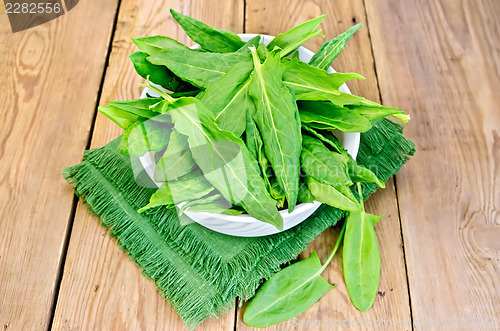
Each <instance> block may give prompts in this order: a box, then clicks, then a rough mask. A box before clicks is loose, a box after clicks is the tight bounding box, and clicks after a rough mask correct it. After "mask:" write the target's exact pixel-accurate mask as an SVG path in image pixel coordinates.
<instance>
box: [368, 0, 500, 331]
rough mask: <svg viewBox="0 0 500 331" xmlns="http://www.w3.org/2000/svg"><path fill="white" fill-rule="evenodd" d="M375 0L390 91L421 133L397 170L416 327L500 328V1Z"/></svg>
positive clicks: (384, 85)
mask: <svg viewBox="0 0 500 331" xmlns="http://www.w3.org/2000/svg"><path fill="white" fill-rule="evenodd" d="M366 4H367V13H368V16H369V23H370V28H371V35H372V39H373V47H374V54H375V60H376V64H377V70H378V72H379V77H380V87H381V91H382V96H383V100H384V102H387V103H389V104H393V105H396V106H399V107H400V108H403V109H405V110H408V111H409V112H410V113H411V116H412V117H413V119H412V122H411V124H410V125H408V129H407V135H408V136H409V137H410V138H413V139H414V140H415V141H416V142H417V153H416V155H415V157H414V158H413V159H412V160H411V161H410V162H409V163H408V165H407V166H406V167H405V168H404V169H403V171H402V172H401V173H400V174H399V175H398V176H397V191H398V196H399V202H400V208H401V219H402V224H403V234H404V242H405V250H406V259H407V263H408V274H409V284H410V297H411V303H412V311H413V315H414V319H415V321H422V322H423V323H424V325H423V326H419V325H417V327H416V329H417V330H427V329H429V327H427V326H428V325H425V322H427V323H429V322H431V323H433V324H431V326H433V325H435V323H436V322H437V323H439V325H438V326H437V327H435V329H443V328H444V327H446V326H452V325H453V324H454V323H455V324H454V325H455V326H457V325H458V327H460V328H461V329H465V328H466V327H469V326H474V327H477V328H476V329H482V330H487V329H488V330H498V329H499V328H500V321H499V319H500V286H499V283H498V279H499V276H500V262H499V261H500V255H499V251H500V246H499V242H500V241H499V240H498V238H500V226H499V223H500V218H499V214H498V206H499V204H500V199H499V196H500V194H499V191H500V185H499V184H500V182H499V180H500V166H499V165H500V158H499V157H500V131H499V129H500V112H499V109H500V95H499V93H498V87H499V86H500V57H499V49H498V45H500V35H499V34H498V31H499V30H500V21H499V17H500V2H498V1H496V0H480V1H460V2H457V1H445V0H431V1H427V2H426V3H425V5H422V3H421V2H418V1H399V2H394V1H387V0H385V1H378V0H377V1H373V0H367V1H366ZM460 318H463V319H464V320H465V323H466V325H464V324H460V323H461V322H463V321H461V320H460ZM488 319H490V320H491V319H496V321H497V324H496V325H490V326H488ZM468 323H471V325H469V324H468Z"/></svg>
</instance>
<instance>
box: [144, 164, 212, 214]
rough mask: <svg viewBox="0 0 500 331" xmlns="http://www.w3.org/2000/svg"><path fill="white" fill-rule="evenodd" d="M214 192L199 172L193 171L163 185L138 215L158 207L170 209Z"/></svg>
mask: <svg viewBox="0 0 500 331" xmlns="http://www.w3.org/2000/svg"><path fill="white" fill-rule="evenodd" d="M212 191H214V187H213V186H212V185H211V184H210V183H209V182H208V181H207V180H206V179H205V177H204V176H203V173H202V172H201V171H200V170H197V171H193V172H191V173H189V174H187V175H186V176H183V177H181V178H179V179H178V180H174V181H171V182H168V183H164V184H163V185H162V186H161V187H160V188H159V189H158V190H156V192H155V193H153V195H152V196H151V198H150V200H149V203H148V204H147V205H146V206H144V207H142V208H141V209H139V213H142V212H143V211H145V210H147V209H150V208H153V207H158V206H167V208H171V207H173V206H175V205H178V204H179V203H181V202H184V201H189V200H196V199H199V198H202V197H204V196H206V195H207V194H209V193H210V192H212Z"/></svg>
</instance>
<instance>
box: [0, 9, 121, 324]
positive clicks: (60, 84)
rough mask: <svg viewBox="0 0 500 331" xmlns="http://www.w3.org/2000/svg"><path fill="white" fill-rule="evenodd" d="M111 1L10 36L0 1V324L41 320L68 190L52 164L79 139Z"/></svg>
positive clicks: (78, 147) (63, 160)
mask: <svg viewBox="0 0 500 331" xmlns="http://www.w3.org/2000/svg"><path fill="white" fill-rule="evenodd" d="M116 3H117V1H106V2H104V3H97V2H93V1H82V2H81V3H80V5H79V6H78V7H77V8H75V9H74V10H73V11H71V13H68V14H66V15H64V16H61V17H59V18H57V19H55V20H53V21H51V22H49V23H46V24H43V25H40V26H37V27H34V28H31V29H29V30H26V31H22V32H18V33H15V34H13V33H12V31H11V30H10V27H9V21H8V18H7V15H6V14H5V7H4V6H3V3H2V5H0V85H1V86H2V88H1V90H0V104H1V105H2V106H1V107H2V109H1V111H0V215H2V216H1V218H0V237H1V238H2V240H0V266H1V267H0V284H1V285H0V328H1V329H2V330H11V329H12V330H43V329H45V328H47V327H48V324H49V322H50V317H51V308H52V304H53V297H54V292H55V290H56V283H57V281H58V277H59V268H60V264H61V257H62V253H63V248H64V242H65V238H66V235H67V230H68V229H67V228H68V222H69V218H70V213H71V208H72V204H73V196H74V195H73V191H72V190H71V188H70V187H68V185H67V184H66V183H65V182H64V179H63V178H62V176H61V171H60V169H61V168H63V167H66V166H69V165H72V164H75V163H77V162H79V160H81V157H82V149H84V148H85V146H86V144H87V137H88V133H89V129H90V126H91V122H92V117H93V111H94V109H95V103H96V95H97V93H98V90H99V85H100V82H101V78H102V74H103V68H104V62H105V58H106V53H107V51H108V45H109V40H110V35H111V28H112V22H113V18H114V15H115V13H116ZM89 22H93V24H91V25H89V24H88V23H89ZM90 45H91V46H92V47H85V46H90ZM82 81H83V82H85V84H81V82H82Z"/></svg>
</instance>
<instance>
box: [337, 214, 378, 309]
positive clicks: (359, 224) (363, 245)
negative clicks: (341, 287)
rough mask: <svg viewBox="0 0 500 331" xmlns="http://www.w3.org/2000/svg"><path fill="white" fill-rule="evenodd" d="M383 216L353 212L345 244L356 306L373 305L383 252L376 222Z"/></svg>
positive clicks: (348, 280) (350, 289)
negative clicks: (379, 244) (377, 234)
mask: <svg viewBox="0 0 500 331" xmlns="http://www.w3.org/2000/svg"><path fill="white" fill-rule="evenodd" d="M380 218H382V216H375V215H371V214H367V213H365V212H362V211H360V212H350V213H349V216H347V219H346V222H347V225H346V231H345V236H344V248H343V257H342V260H343V270H344V280H345V284H346V287H347V292H348V293H349V297H350V298H351V301H352V304H353V305H354V307H356V308H357V309H359V310H361V311H367V310H368V309H370V307H371V306H372V305H373V302H374V300H375V296H376V294H377V288H378V284H379V281H380V253H379V249H378V243H377V236H376V235H375V229H374V228H373V226H374V224H375V223H376V222H377V221H378V220H379V219H380Z"/></svg>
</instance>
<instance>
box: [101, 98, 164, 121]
mask: <svg viewBox="0 0 500 331" xmlns="http://www.w3.org/2000/svg"><path fill="white" fill-rule="evenodd" d="M162 100H163V99H162V98H144V99H135V100H127V101H110V102H109V105H110V106H113V107H116V108H118V109H121V110H123V111H126V112H128V113H131V114H135V115H138V116H140V117H143V118H147V119H150V118H153V117H157V118H155V121H157V122H170V117H169V116H166V115H165V116H158V114H157V113H155V112H153V111H152V110H151V109H150V107H151V106H152V105H155V104H156V103H158V102H160V101H162Z"/></svg>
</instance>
